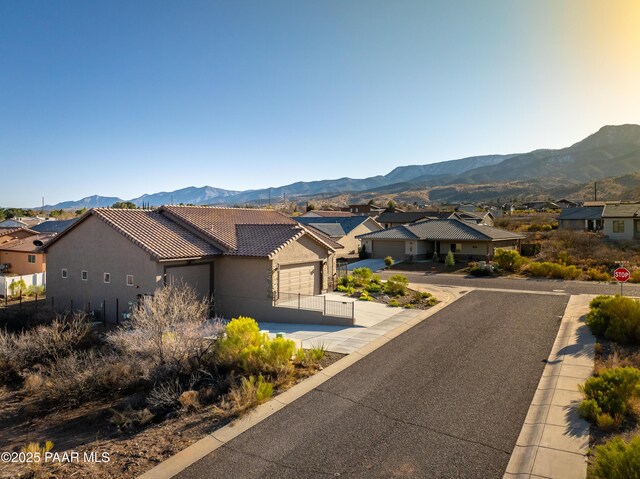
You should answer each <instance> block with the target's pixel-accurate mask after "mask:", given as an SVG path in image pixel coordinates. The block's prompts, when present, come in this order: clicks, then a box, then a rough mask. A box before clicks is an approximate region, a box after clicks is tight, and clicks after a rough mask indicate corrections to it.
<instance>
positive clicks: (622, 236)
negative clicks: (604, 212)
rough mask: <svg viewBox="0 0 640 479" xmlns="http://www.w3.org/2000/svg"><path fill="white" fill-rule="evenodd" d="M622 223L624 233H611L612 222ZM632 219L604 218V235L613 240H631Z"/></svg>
mask: <svg viewBox="0 0 640 479" xmlns="http://www.w3.org/2000/svg"><path fill="white" fill-rule="evenodd" d="M614 221H624V233H614V232H613V222H614ZM633 221H634V220H633V218H604V235H605V236H607V237H609V238H610V239H614V240H630V239H633Z"/></svg>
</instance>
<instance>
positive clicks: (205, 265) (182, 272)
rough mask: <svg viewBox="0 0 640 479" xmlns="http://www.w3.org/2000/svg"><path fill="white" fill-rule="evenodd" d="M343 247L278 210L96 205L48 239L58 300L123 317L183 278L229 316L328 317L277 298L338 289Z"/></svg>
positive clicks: (51, 286) (51, 287) (60, 304)
mask: <svg viewBox="0 0 640 479" xmlns="http://www.w3.org/2000/svg"><path fill="white" fill-rule="evenodd" d="M339 247H340V246H339V245H338V244H337V243H335V242H333V241H332V240H331V239H330V238H327V237H324V236H321V235H319V234H317V233H315V232H312V231H311V230H310V229H308V228H305V227H304V226H303V225H301V224H299V223H298V222H296V221H294V220H293V219H291V218H289V217H287V216H285V215H283V214H281V213H278V212H276V211H272V210H259V209H242V208H214V207H203V206H200V207H190V206H164V207H160V208H158V209H156V210H126V209H110V208H96V209H92V210H89V211H87V212H86V213H85V214H84V215H83V216H82V217H81V218H80V219H79V220H78V221H77V222H75V223H74V224H73V225H71V226H70V227H69V228H67V229H66V230H65V231H63V232H62V233H61V234H59V235H58V236H56V237H55V238H54V239H53V240H52V241H51V242H50V243H49V244H48V245H47V246H46V251H47V269H48V296H50V297H53V299H54V304H55V305H56V308H57V309H67V308H69V307H72V309H88V310H92V311H94V312H98V313H103V314H104V315H105V317H106V318H107V319H108V320H110V321H113V320H115V319H116V318H121V317H122V314H123V313H125V312H126V311H127V310H128V309H129V305H130V304H132V303H134V302H136V301H138V300H139V299H140V298H141V297H143V296H144V295H151V294H153V293H154V291H155V290H156V289H157V288H158V287H161V286H162V285H164V284H167V283H170V282H172V281H182V282H185V283H188V284H190V285H192V286H193V287H195V288H196V290H197V291H198V292H199V294H200V295H202V296H206V297H210V298H212V299H213V303H214V308H215V311H216V313H218V314H220V315H222V316H224V317H235V316H238V315H248V316H252V317H254V318H256V319H258V320H265V321H284V322H287V321H297V322H320V321H319V320H318V319H319V318H318V317H317V314H316V316H313V315H312V313H317V312H316V311H299V310H295V309H283V308H277V307H276V303H277V301H278V298H279V296H280V295H282V294H301V295H317V294H320V293H323V292H326V291H329V290H332V289H333V284H334V280H335V263H336V261H335V251H336V249H338V248H339ZM322 319H324V321H323V322H325V323H330V322H331V321H330V319H331V318H328V319H327V318H326V317H325V318H322Z"/></svg>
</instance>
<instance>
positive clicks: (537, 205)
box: [520, 201, 561, 211]
mask: <svg viewBox="0 0 640 479" xmlns="http://www.w3.org/2000/svg"><path fill="white" fill-rule="evenodd" d="M520 209H522V210H533V211H547V210H559V209H561V207H560V205H558V204H557V203H554V202H553V201H530V202H528V203H523V204H522V206H521V207H520Z"/></svg>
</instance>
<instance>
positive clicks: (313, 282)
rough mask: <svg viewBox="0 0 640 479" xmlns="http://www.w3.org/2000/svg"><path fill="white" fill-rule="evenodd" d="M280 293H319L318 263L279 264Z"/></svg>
mask: <svg viewBox="0 0 640 479" xmlns="http://www.w3.org/2000/svg"><path fill="white" fill-rule="evenodd" d="M279 278H280V279H279V283H278V284H279V288H280V289H279V290H280V292H281V293H300V294H308V295H314V294H320V263H305V264H289V265H285V266H280V277H279Z"/></svg>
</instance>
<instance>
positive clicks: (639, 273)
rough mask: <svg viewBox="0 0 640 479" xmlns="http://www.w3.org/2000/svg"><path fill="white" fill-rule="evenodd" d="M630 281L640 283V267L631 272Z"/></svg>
mask: <svg viewBox="0 0 640 479" xmlns="http://www.w3.org/2000/svg"><path fill="white" fill-rule="evenodd" d="M629 282H630V283H640V269H636V270H634V271H632V272H631V277H630V278H629Z"/></svg>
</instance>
